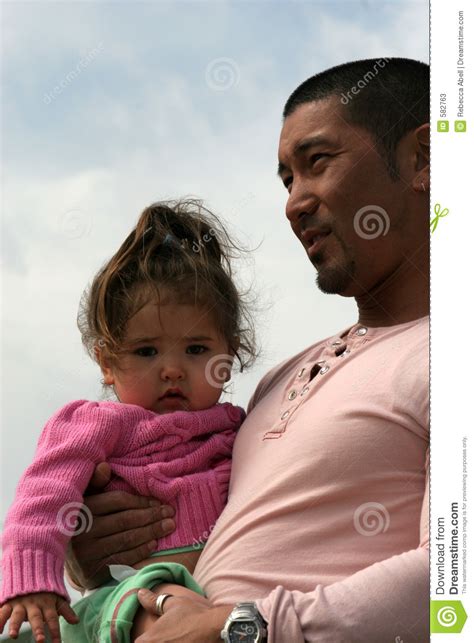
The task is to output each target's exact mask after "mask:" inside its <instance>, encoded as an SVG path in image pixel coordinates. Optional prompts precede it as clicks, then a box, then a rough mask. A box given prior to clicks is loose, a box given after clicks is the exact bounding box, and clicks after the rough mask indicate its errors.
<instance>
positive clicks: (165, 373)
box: [161, 364, 184, 382]
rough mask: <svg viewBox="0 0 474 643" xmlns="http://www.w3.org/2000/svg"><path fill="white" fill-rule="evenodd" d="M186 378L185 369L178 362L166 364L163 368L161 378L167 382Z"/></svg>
mask: <svg viewBox="0 0 474 643" xmlns="http://www.w3.org/2000/svg"><path fill="white" fill-rule="evenodd" d="M183 378H184V371H183V369H182V368H181V367H180V366H178V365H176V364H165V365H164V366H163V367H162V369H161V379H162V380H164V381H165V382H166V381H168V382H176V381H179V380H182V379H183Z"/></svg>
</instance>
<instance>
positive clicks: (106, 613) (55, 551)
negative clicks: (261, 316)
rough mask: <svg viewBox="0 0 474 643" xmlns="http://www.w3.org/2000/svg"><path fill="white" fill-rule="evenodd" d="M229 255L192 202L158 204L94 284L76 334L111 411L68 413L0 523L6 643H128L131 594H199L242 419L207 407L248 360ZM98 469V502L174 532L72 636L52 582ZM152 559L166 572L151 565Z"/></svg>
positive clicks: (227, 245) (227, 244) (111, 589)
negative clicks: (106, 474) (152, 516)
mask: <svg viewBox="0 0 474 643" xmlns="http://www.w3.org/2000/svg"><path fill="white" fill-rule="evenodd" d="M232 248H235V246H234V244H233V243H232V242H231V241H230V239H229V237H228V235H227V233H226V232H225V230H224V229H223V228H222V226H221V224H219V222H218V221H217V220H216V219H215V217H213V216H212V215H211V213H210V212H209V211H207V210H205V209H204V208H203V207H202V205H201V204H200V203H199V202H197V201H181V202H168V203H156V204H153V205H151V206H150V207H148V208H146V209H145V210H144V212H143V213H142V214H141V216H140V219H139V221H138V224H137V226H136V227H135V229H134V230H133V231H132V232H131V233H130V234H129V236H128V237H127V239H126V240H125V241H124V243H123V244H122V246H121V247H120V248H119V250H118V251H117V253H116V254H115V255H114V256H113V257H112V258H111V259H110V261H108V262H107V263H106V264H105V266H104V267H103V268H102V269H101V270H100V271H99V272H98V274H97V275H96V276H95V278H94V280H93V282H92V285H91V286H90V288H89V289H88V291H86V293H85V295H84V296H83V298H82V300H81V306H80V312H79V316H78V325H79V328H80V330H81V334H82V340H83V343H84V345H85V346H86V348H87V349H88V352H89V354H90V355H91V356H92V357H93V358H94V359H95V360H96V361H97V363H98V364H99V365H100V368H101V371H102V374H103V378H104V380H103V381H104V385H105V386H106V387H113V390H114V392H115V394H116V396H117V398H118V400H119V401H118V402H111V401H104V402H88V401H86V400H79V401H75V402H71V403H70V404H67V405H66V406H65V407H63V408H62V409H60V410H59V411H58V412H57V413H56V414H55V415H54V416H53V417H52V418H51V419H50V420H49V421H48V422H47V424H46V426H45V428H44V430H43V432H42V434H41V437H40V439H39V443H38V448H37V452H36V455H35V459H34V462H33V464H32V465H31V466H30V467H29V468H28V469H27V471H26V472H25V474H24V475H23V477H22V479H21V480H20V483H19V485H18V489H17V494H16V498H15V502H14V504H13V506H12V507H11V508H10V511H9V513H8V516H7V520H6V523H5V530H4V534H3V560H2V567H3V582H2V589H1V594H0V604H1V605H2V607H1V609H0V632H1V631H3V627H4V625H5V623H6V621H7V619H10V625H9V634H10V636H11V637H12V638H16V637H17V635H18V630H19V627H20V626H21V623H22V622H23V621H24V620H29V622H30V624H31V627H32V630H33V636H34V640H35V641H36V642H37V643H40V642H42V641H44V640H45V634H44V623H47V624H48V627H49V630H50V633H51V636H52V639H53V643H59V642H60V641H61V638H60V633H59V618H58V615H61V616H63V617H64V619H65V621H62V624H61V630H62V637H63V640H64V641H66V643H71V642H72V641H78V642H83V643H85V642H86V641H100V642H101V643H103V642H108V641H128V640H129V636H130V631H131V628H132V626H133V618H134V614H135V612H136V611H137V609H138V606H139V604H138V600H137V598H136V593H137V591H138V589H139V588H140V587H147V588H151V587H152V586H154V585H156V584H157V582H160V581H171V582H178V583H180V584H186V585H187V586H188V587H190V588H191V589H194V590H195V591H198V592H200V593H202V591H201V590H200V588H199V587H198V586H197V585H196V584H195V583H194V581H193V579H192V577H191V575H190V573H189V572H191V573H192V571H193V570H194V566H195V564H196V562H197V558H198V556H199V553H200V550H201V549H202V547H203V546H204V542H205V540H206V538H207V537H208V535H209V532H210V530H211V529H212V527H213V525H214V523H215V522H216V520H217V518H218V517H219V515H220V513H221V512H222V509H223V507H224V505H225V502H226V499H227V490H228V482H229V476H230V467H231V453H232V446H233V442H234V438H235V434H236V431H237V430H238V428H239V426H240V424H241V423H242V421H243V418H244V415H245V414H244V411H243V410H242V409H240V408H238V407H235V406H232V405H231V404H229V403H224V404H219V403H218V401H219V398H220V396H221V393H222V391H223V388H224V385H225V382H227V381H228V380H229V379H230V376H231V368H232V364H233V360H234V358H235V357H237V359H238V360H239V362H240V367H241V370H242V369H243V368H244V367H245V366H247V365H248V364H249V363H250V362H251V361H252V360H253V358H254V357H255V346H254V333H253V327H252V323H251V320H250V318H249V315H248V312H247V308H246V306H245V305H244V303H243V301H242V298H241V297H240V295H239V293H238V291H237V289H236V287H235V285H234V283H233V280H232V274H231V267H230V258H231V250H232ZM103 461H107V462H108V463H109V465H110V467H111V469H112V473H113V477H112V480H111V482H110V483H109V485H108V487H107V489H106V490H108V491H110V490H112V489H121V490H125V491H129V492H131V493H135V494H140V495H144V496H154V497H156V498H157V499H159V500H160V501H162V502H164V503H166V504H170V505H173V506H174V508H175V511H176V525H177V528H176V530H175V531H174V533H172V534H170V535H168V536H166V537H164V538H162V539H161V540H160V541H159V543H157V546H156V548H155V550H156V551H155V552H154V553H151V556H150V558H148V559H147V560H145V561H142V562H141V563H139V564H137V565H135V569H132V568H125V567H124V566H113V565H112V566H111V572H112V575H114V574H115V578H116V580H113V581H111V582H110V583H108V584H107V585H106V586H103V587H102V588H100V589H98V590H95V591H94V592H93V593H92V594H91V595H90V596H87V597H86V598H84V599H82V600H81V601H79V603H77V604H76V605H75V608H76V611H77V612H78V613H79V614H80V617H81V618H80V623H79V624H78V621H79V619H78V617H77V615H76V613H75V612H74V611H73V610H72V609H71V607H70V606H69V603H68V601H69V596H68V594H67V591H66V588H65V585H64V580H63V574H64V561H65V552H66V547H67V544H68V541H69V539H70V537H71V536H72V535H73V534H74V531H75V530H76V531H77V519H78V516H79V510H80V509H81V508H82V507H83V506H82V504H81V503H82V497H83V494H84V491H85V489H86V487H87V484H88V482H89V480H90V478H91V475H92V473H93V471H94V469H95V466H96V465H97V464H98V463H100V462H103ZM71 514H72V516H73V518H74V520H73V524H71ZM80 518H81V520H82V521H84V520H85V521H86V522H87V520H88V519H91V516H90V513H89V514H88V513H87V510H86V513H85V514H84V513H82V514H80ZM158 550H159V551H158ZM163 554H165V555H166V557H165V560H166V561H167V562H166V563H161V564H157V558H156V556H163ZM158 560H159V559H158ZM169 561H170V562H169ZM180 563H181V564H180ZM135 570H139V571H138V572H137V571H135ZM66 621H67V622H66Z"/></svg>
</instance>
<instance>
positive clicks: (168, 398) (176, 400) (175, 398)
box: [160, 395, 186, 409]
mask: <svg viewBox="0 0 474 643" xmlns="http://www.w3.org/2000/svg"><path fill="white" fill-rule="evenodd" d="M185 402H186V398H185V397H184V395H165V396H163V397H162V398H160V405H161V406H162V407H164V408H166V409H182V408H183V404H184V403H185Z"/></svg>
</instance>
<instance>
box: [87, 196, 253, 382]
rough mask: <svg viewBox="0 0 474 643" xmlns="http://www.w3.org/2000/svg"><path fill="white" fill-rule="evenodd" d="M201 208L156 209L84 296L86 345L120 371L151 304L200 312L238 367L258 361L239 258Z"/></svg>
mask: <svg viewBox="0 0 474 643" xmlns="http://www.w3.org/2000/svg"><path fill="white" fill-rule="evenodd" d="M241 250H242V248H240V247H239V246H237V245H236V244H235V243H234V242H233V241H232V240H231V239H230V237H229V235H228V233H227V232H226V230H225V228H224V227H223V225H222V224H221V223H220V221H219V220H218V219H217V217H215V216H214V215H213V214H212V213H211V212H210V211H209V210H208V209H207V208H205V207H204V206H203V204H202V202H201V201H198V200H196V199H183V200H178V201H166V202H159V203H153V204H152V205H150V206H149V207H147V208H146V209H145V210H144V211H143V212H142V214H141V215H140V218H139V220H138V223H137V225H136V227H135V228H134V230H132V232H131V233H130V234H129V235H128V237H127V238H126V239H125V241H124V242H123V243H122V245H121V246H120V248H119V250H118V251H117V252H116V253H115V254H114V256H113V257H112V258H111V259H110V260H109V261H108V262H107V263H106V264H105V265H104V266H103V267H102V269H101V270H100V271H99V272H98V273H97V274H96V276H95V277H94V279H93V281H92V284H91V285H90V286H89V287H88V288H87V289H86V290H85V291H84V293H83V296H82V298H81V302H80V305H79V313H78V317H77V323H78V327H79V330H80V332H81V335H82V343H83V344H84V346H85V348H86V350H87V352H88V353H89V355H90V356H91V357H92V359H94V360H96V361H97V359H98V358H97V354H96V347H100V350H101V351H103V352H104V353H105V355H106V356H107V358H108V359H110V360H111V361H112V362H115V363H116V364H117V358H118V357H119V355H120V352H121V350H123V340H124V336H125V330H126V325H127V322H128V320H129V319H130V318H131V317H132V316H133V315H134V314H136V313H137V312H138V310H140V308H142V307H143V306H144V305H145V304H146V303H147V302H149V301H150V299H156V300H157V301H158V302H159V301H163V294H165V296H166V301H169V300H170V298H171V300H172V301H173V302H174V303H179V304H190V303H191V304H194V305H197V306H199V307H202V308H204V309H205V310H206V312H208V313H209V314H210V315H211V317H212V318H213V320H214V322H215V324H216V328H217V331H218V332H219V334H220V335H221V336H222V337H223V338H224V339H225V340H227V342H228V344H229V346H230V347H231V351H232V353H233V354H234V355H235V356H236V357H237V359H238V361H239V363H240V371H243V369H244V368H246V367H248V366H250V364H251V363H253V361H254V360H255V358H256V356H257V348H256V341H255V330H254V325H253V321H252V317H251V315H250V304H249V303H247V301H246V294H248V293H246V294H244V293H239V292H238V290H237V288H236V286H235V285H234V282H233V279H232V269H231V259H232V258H233V257H234V254H233V252H234V251H241Z"/></svg>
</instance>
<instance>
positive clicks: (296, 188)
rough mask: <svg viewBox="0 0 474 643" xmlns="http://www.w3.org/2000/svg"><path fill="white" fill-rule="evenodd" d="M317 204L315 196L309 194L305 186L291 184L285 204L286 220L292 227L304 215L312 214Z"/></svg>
mask: <svg viewBox="0 0 474 643" xmlns="http://www.w3.org/2000/svg"><path fill="white" fill-rule="evenodd" d="M317 204H318V199H317V197H316V195H314V194H311V192H310V191H309V189H308V187H307V186H305V185H304V184H299V185H297V184H293V186H292V189H291V194H290V195H289V196H288V201H287V202H286V218H287V219H288V221H289V222H290V223H291V225H292V226H294V225H295V224H296V223H298V221H299V220H300V219H301V217H302V216H303V215H304V214H312V212H313V211H314V210H315V209H316V206H317Z"/></svg>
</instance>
